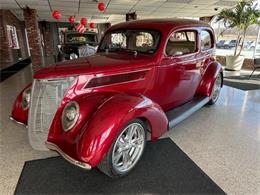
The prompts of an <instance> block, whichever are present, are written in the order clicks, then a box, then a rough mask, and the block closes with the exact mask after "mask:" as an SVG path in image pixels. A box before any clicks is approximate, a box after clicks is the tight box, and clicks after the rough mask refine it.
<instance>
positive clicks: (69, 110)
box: [61, 101, 79, 131]
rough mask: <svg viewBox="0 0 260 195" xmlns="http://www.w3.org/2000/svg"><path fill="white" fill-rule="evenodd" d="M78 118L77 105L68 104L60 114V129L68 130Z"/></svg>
mask: <svg viewBox="0 0 260 195" xmlns="http://www.w3.org/2000/svg"><path fill="white" fill-rule="evenodd" d="M78 117H79V104H78V103H77V102H75V101H72V102H69V103H68V104H67V105H66V106H65V107H64V109H63V112H62V118H61V121H62V127H63V129H64V131H68V130H70V129H71V128H72V127H74V125H75V124H76V122H77V120H78Z"/></svg>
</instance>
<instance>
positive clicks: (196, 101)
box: [165, 96, 209, 130]
mask: <svg viewBox="0 0 260 195" xmlns="http://www.w3.org/2000/svg"><path fill="white" fill-rule="evenodd" d="M208 102H209V97H204V96H203V97H194V98H193V99H192V100H191V101H189V102H187V103H186V104H183V105H182V106H179V107H177V108H174V109H172V110H169V111H168V112H166V113H165V114H166V116H167V118H168V121H169V130H170V129H171V128H173V127H175V126H176V125H177V124H179V123H180V122H181V121H183V120H185V119H186V118H188V117H189V116H190V115H192V114H193V113H194V112H196V111H197V110H199V109H200V108H202V107H203V106H204V105H205V104H207V103H208Z"/></svg>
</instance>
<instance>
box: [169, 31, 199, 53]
mask: <svg viewBox="0 0 260 195" xmlns="http://www.w3.org/2000/svg"><path fill="white" fill-rule="evenodd" d="M196 35H197V32H196V31H191V30H185V31H178V32H175V33H173V34H171V36H170V38H169V40H168V43H167V45H166V51H165V52H166V54H167V55H168V56H181V55H185V54H190V53H194V52H196V45H197V43H196Z"/></svg>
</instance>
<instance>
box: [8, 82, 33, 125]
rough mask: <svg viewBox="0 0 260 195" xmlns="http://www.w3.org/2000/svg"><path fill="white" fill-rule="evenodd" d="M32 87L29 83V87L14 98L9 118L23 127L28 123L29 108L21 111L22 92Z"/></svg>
mask: <svg viewBox="0 0 260 195" xmlns="http://www.w3.org/2000/svg"><path fill="white" fill-rule="evenodd" d="M30 87H32V84H31V83H30V84H29V85H27V86H26V87H25V88H24V89H23V90H22V91H21V92H20V93H19V95H18V96H17V97H16V99H15V102H14V104H13V108H12V112H11V115H10V117H11V118H12V119H14V120H15V121H17V122H19V123H22V124H24V125H27V123H28V112H29V108H27V109H23V107H22V96H23V92H24V91H25V90H26V89H28V88H30Z"/></svg>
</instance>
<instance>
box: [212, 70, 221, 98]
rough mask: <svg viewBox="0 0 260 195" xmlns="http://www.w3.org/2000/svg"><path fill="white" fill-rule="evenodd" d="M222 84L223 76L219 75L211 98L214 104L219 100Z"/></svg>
mask: <svg viewBox="0 0 260 195" xmlns="http://www.w3.org/2000/svg"><path fill="white" fill-rule="evenodd" d="M221 84H222V77H221V74H218V76H217V78H216V81H215V84H214V87H213V91H212V97H211V101H212V102H216V101H217V100H218V97H219V94H220V90H221Z"/></svg>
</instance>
